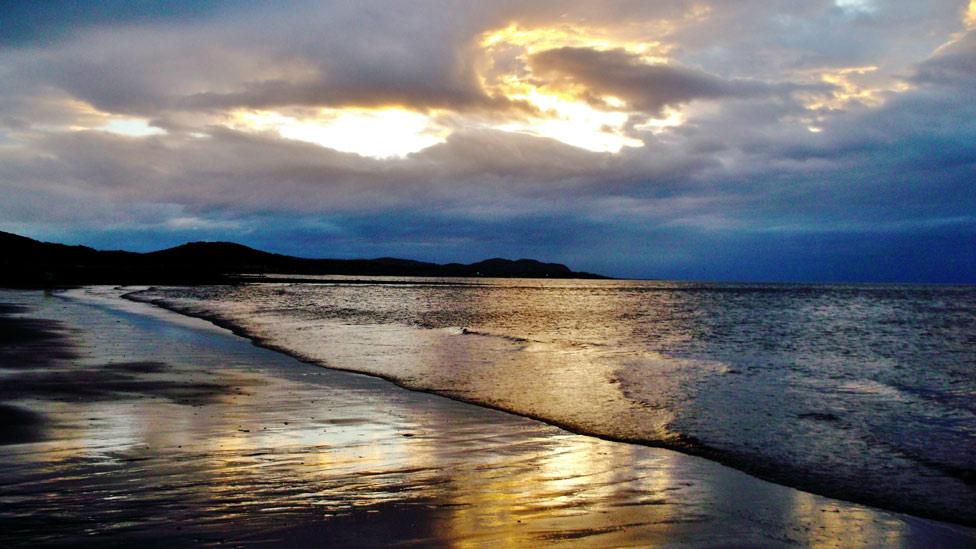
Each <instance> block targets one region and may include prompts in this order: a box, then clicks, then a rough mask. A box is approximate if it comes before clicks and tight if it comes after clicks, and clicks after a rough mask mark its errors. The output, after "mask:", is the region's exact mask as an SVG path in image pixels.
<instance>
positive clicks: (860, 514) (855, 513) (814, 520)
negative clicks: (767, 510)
mask: <svg viewBox="0 0 976 549" xmlns="http://www.w3.org/2000/svg"><path fill="white" fill-rule="evenodd" d="M792 503H793V505H792V508H791V509H790V511H791V512H792V514H793V515H794V516H795V517H797V518H801V517H806V518H808V519H809V521H810V524H809V527H808V528H806V529H805V530H803V533H804V534H805V535H804V536H803V539H802V542H803V544H804V545H806V546H808V547H813V548H816V549H826V548H836V547H852V548H853V547H902V546H904V545H905V543H904V540H903V526H904V523H903V522H900V521H896V520H891V519H890V518H888V517H886V516H884V514H883V513H879V512H877V511H874V510H872V509H869V508H866V507H858V506H848V507H847V508H845V506H843V505H830V504H828V505H824V501H823V498H818V497H817V496H814V495H812V494H809V493H806V492H801V491H799V490H794V491H793V502H792Z"/></svg>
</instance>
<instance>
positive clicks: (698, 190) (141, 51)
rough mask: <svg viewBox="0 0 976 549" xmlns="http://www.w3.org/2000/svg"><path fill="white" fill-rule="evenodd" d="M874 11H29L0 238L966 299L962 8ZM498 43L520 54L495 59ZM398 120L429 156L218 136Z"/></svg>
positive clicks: (789, 7) (683, 5)
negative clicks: (287, 119) (817, 280)
mask: <svg viewBox="0 0 976 549" xmlns="http://www.w3.org/2000/svg"><path fill="white" fill-rule="evenodd" d="M140 5H141V4H140ZM872 6H873V9H871V10H868V11H865V10H853V11H852V10H850V9H847V10H845V9H841V8H840V7H838V6H837V5H836V3H835V2H833V1H828V0H817V1H814V2H804V3H802V5H800V4H797V3H795V2H784V1H779V0H747V1H743V2H684V1H673V2H670V1H669V2H610V3H599V4H594V3H591V2H532V3H524V2H508V1H499V2H484V3H480V2H479V3H477V4H476V5H471V4H449V3H448V4H445V3H441V2H418V3H410V4H399V3H388V2H356V3H349V2H336V3H319V2H314V3H313V2H308V3H306V2H295V3H291V4H289V6H288V7H287V9H286V8H282V7H280V6H274V7H269V6H266V5H264V4H246V5H237V6H228V5H226V4H223V3H217V4H213V5H210V6H208V7H206V8H205V9H204V8H201V9H199V10H197V9H193V10H190V11H181V10H180V8H179V7H178V6H177V5H170V7H169V8H167V10H169V11H168V12H167V13H165V14H156V13H152V11H153V10H149V9H148V8H146V9H147V10H148V11H146V12H141V11H138V10H136V11H134V12H131V13H128V12H127V13H125V14H123V15H121V16H119V17H114V16H112V15H111V14H109V13H102V14H101V15H98V14H93V15H91V16H88V15H84V16H83V15H79V14H78V13H76V12H72V13H68V14H66V15H65V17H63V18H62V17H59V16H58V14H57V13H54V12H52V11H51V10H46V11H45V14H44V15H43V17H42V19H43V21H42V24H41V27H43V28H45V29H50V33H47V32H46V31H45V33H38V32H32V31H29V28H28V27H29V23H30V21H31V17H33V16H30V17H29V16H28V15H26V14H23V13H21V15H19V16H17V28H18V29H20V30H18V31H17V33H16V36H13V37H8V38H9V40H8V41H7V42H6V44H5V47H4V48H3V49H2V50H0V194H2V196H3V197H4V199H3V200H2V201H0V223H2V225H0V226H3V227H9V228H14V227H15V228H16V229H17V230H23V231H25V232H27V233H28V234H34V235H36V236H42V235H43V236H45V237H47V238H59V237H63V238H64V239H66V240H71V241H75V242H82V241H84V242H88V243H95V244H97V243H113V245H114V247H119V246H124V243H125V242H126V240H125V239H126V238H132V239H133V242H138V243H139V246H142V247H143V248H144V249H145V248H150V247H153V243H154V242H164V241H165V242H166V243H168V244H171V243H176V241H177V240H179V239H180V238H194V235H197V236H196V237H200V236H201V235H203V236H205V237H208V238H237V237H240V238H244V239H248V241H249V242H251V243H254V244H260V245H262V246H266V247H271V248H276V249H281V250H282V251H289V252H296V251H298V252H302V253H303V254H304V255H330V254H333V253H335V254H337V255H357V254H363V255H390V254H398V255H412V256H417V257H421V258H425V259H432V260H444V261H446V260H453V259H466V260H474V259H478V258H480V257H481V256H486V255H537V256H540V257H543V258H546V259H556V260H566V261H572V262H573V263H574V266H577V267H580V268H588V269H592V270H607V271H608V272H610V273H611V274H630V275H638V274H640V275H647V276H680V277H713V278H715V277H742V278H750V277H751V278H762V277H763V274H764V273H765V274H766V275H768V276H770V277H781V278H791V277H792V278H804V277H806V275H805V274H804V273H807V272H809V273H819V274H817V276H821V277H824V278H842V277H844V276H850V277H860V278H871V277H872V276H874V278H886V279H887V278H893V277H896V275H897V272H896V270H897V269H896V268H895V267H894V266H891V265H888V264H887V263H884V265H882V266H881V267H878V269H877V271H875V272H874V274H873V275H872V271H871V267H870V265H871V264H872V263H871V262H872V261H874V262H875V263H876V264H879V265H880V264H881V263H879V260H878V257H879V254H884V253H892V254H896V255H897V257H900V258H903V259H904V262H905V264H906V265H912V266H913V267H912V269H914V271H913V272H914V273H916V274H918V277H920V278H919V279H931V280H936V279H944V280H949V279H952V280H963V279H968V280H976V270H974V267H973V264H974V263H976V260H973V258H972V252H969V254H970V255H969V256H966V247H965V246H964V245H965V244H966V243H971V242H972V241H973V234H974V230H976V229H974V227H973V223H972V221H971V212H972V211H976V196H974V195H973V192H972V181H973V178H974V176H976V156H974V153H973V149H972V147H971V145H970V144H971V143H973V142H974V141H976V122H973V121H974V120H976V107H974V105H976V97H974V93H976V92H974V91H973V90H976V86H974V85H973V84H974V78H976V77H974V75H976V67H974V65H973V60H974V59H976V42H974V40H976V39H974V38H973V36H974V35H973V31H971V30H970V31H965V30H964V29H963V22H962V18H961V17H962V16H961V13H962V11H961V4H960V2H958V1H949V0H945V1H943V0H936V1H933V2H908V1H900V0H899V1H895V2H886V3H880V2H878V3H874V4H872ZM132 9H136V8H132ZM18 13H20V12H18ZM79 18H80V19H79ZM39 28H40V27H39ZM508 28H511V29H514V31H513V32H523V33H537V34H535V35H532V36H530V37H529V38H531V39H532V41H530V42H531V44H532V46H531V47H529V46H527V45H525V43H522V44H519V43H516V42H517V40H516V39H517V38H518V37H517V36H516V38H513V39H512V41H510V42H507V43H500V44H498V45H497V46H496V49H495V50H493V51H491V52H489V51H487V50H486V47H485V46H484V44H482V40H484V37H485V36H486V33H488V34H491V33H493V32H497V31H499V30H500V29H502V30H503V29H508ZM51 37H55V38H56V39H51ZM522 38H525V37H524V36H523V37H522ZM642 48H643V49H642ZM664 58H666V59H664ZM838 75H840V76H843V78H844V79H846V80H844V79H838ZM496 77H497V78H502V79H505V78H514V79H515V80H516V81H515V82H514V83H513V82H511V81H508V80H504V81H503V82H501V84H499V83H498V82H495V81H494V80H492V78H496ZM830 79H833V81H830ZM496 84H497V85H496ZM502 84H504V85H502ZM505 85H511V87H513V89H514V88H517V89H519V90H521V91H523V92H526V93H525V95H531V93H534V92H539V93H547V92H552V93H553V94H555V96H557V97H558V98H563V99H567V100H569V99H577V98H578V99H581V100H582V101H584V102H588V103H585V105H588V106H589V108H590V109H592V110H593V111H596V112H597V113H598V114H599V113H608V112H609V113H617V114H620V121H618V122H614V124H616V125H607V127H605V128H599V127H598V128H597V129H598V130H600V131H602V132H603V133H604V135H609V136H611V137H614V138H619V139H626V140H627V145H626V146H623V147H622V148H619V151H617V152H593V151H592V150H585V149H582V148H579V147H576V146H571V145H569V144H567V142H568V141H570V140H567V139H561V138H564V137H565V136H562V135H560V132H561V131H563V128H564V127H565V128H570V129H572V128H575V126H573V125H572V124H567V125H565V126H558V127H556V129H555V130H552V131H549V132H548V133H544V132H542V131H536V132H533V131H531V130H532V124H539V123H541V122H544V121H546V120H547V118H546V117H554V116H555V115H553V114H552V113H551V112H547V111H546V108H545V107H544V106H540V105H542V104H543V103H544V102H541V103H538V104H537V103H532V102H531V101H530V99H527V98H525V97H521V96H516V95H514V94H513V95H511V96H509V95H505V94H504V93H500V92H499V90H506V89H507V88H505ZM520 86H521V87H520ZM611 97H612V98H616V100H619V101H621V102H622V103H623V104H622V105H619V104H611V103H612V102H613V101H612V100H611V99H610V98H611ZM393 105H396V106H398V107H399V108H401V109H405V110H409V111H411V112H415V113H420V114H422V115H424V116H428V117H429V119H430V121H431V124H430V126H431V127H433V128H435V129H436V130H437V131H440V132H443V134H438V136H437V137H438V139H436V140H431V142H436V143H438V144H435V145H433V146H430V147H428V148H425V149H422V150H419V151H417V152H413V153H410V154H405V155H404V156H400V157H395V158H388V159H382V160H381V159H376V158H370V157H366V156H361V155H358V154H351V153H343V152H339V151H337V150H333V149H329V148H327V147H323V146H318V145H315V144H311V143H305V142H300V141H295V140H292V139H288V138H286V137H283V136H282V135H281V134H280V133H278V132H277V131H275V130H274V128H246V127H243V126H239V125H235V121H236V120H237V119H236V118H235V116H236V115H237V111H238V110H241V109H243V110H253V109H261V110H268V111H272V112H274V113H279V114H281V115H282V116H291V117H294V118H296V119H301V120H303V121H305V120H309V121H312V122H315V121H316V120H317V118H316V117H320V116H321V111H320V110H319V109H322V108H328V109H343V108H348V107H351V106H357V107H359V108H363V109H375V108H384V107H390V106H393ZM567 113H568V114H566V113H563V114H561V115H560V116H562V118H561V119H560V121H562V122H569V123H571V122H578V121H579V120H580V119H582V118H585V116H588V115H590V114H592V113H591V111H586V110H572V109H570V110H567ZM672 114H673V115H674V116H675V120H674V122H673V123H672V124H670V125H660V126H653V125H645V122H646V121H647V118H648V117H665V116H670V115H672ZM552 119H555V118H552ZM597 120H598V122H596V123H595V124H596V125H599V124H601V123H602V122H600V120H602V119H597ZM323 123H324V122H323ZM593 126H594V124H590V125H589V126H587V128H588V129H589V130H592V129H593ZM611 126H612V127H611ZM99 128H103V129H104V128H116V129H119V130H120V131H121V132H122V133H121V134H120V133H110V132H106V131H102V130H100V129H99ZM126 128H130V129H131V128H137V129H140V131H138V132H131V134H130V135H125V131H124V130H125V129H126ZM152 128H157V129H158V130H156V131H153V130H152ZM312 129H313V130H314V127H313V128H312ZM163 130H165V131H163ZM423 131H427V130H426V129H424V130H423ZM137 133H138V134H141V135H136V134H137ZM543 136H546V137H543ZM378 137H382V136H378ZM411 150H413V149H411ZM610 150H612V151H616V149H610ZM967 216H970V217H967ZM154 234H155V235H157V236H156V237H154V236H152V235H154ZM159 235H162V236H159ZM154 238H155V240H154ZM913 238H917V239H918V242H919V243H920V244H919V245H920V246H921V245H923V244H924V245H925V246H930V247H932V249H933V250H936V251H928V252H924V253H923V251H921V250H919V251H917V252H916V253H915V255H912V253H913V252H912V247H911V242H912V239H913ZM287 242H296V243H299V244H295V245H294V246H291V245H289V244H287ZM289 246H291V247H289ZM316 246H318V247H316ZM805 250H806V251H805ZM940 250H941V251H940ZM791 254H792V255H791ZM859 254H860V256H859ZM940 254H941V255H940ZM858 257H863V258H868V259H858ZM737 258H738V259H737ZM870 258H873V259H870ZM926 261H928V262H934V263H933V266H925V265H927V263H926ZM804 262H805V263H804ZM804 265H806V266H807V267H808V268H807V270H806V271H804ZM845 265H850V266H851V267H850V268H846V267H844V266H845ZM913 276H914V275H913Z"/></svg>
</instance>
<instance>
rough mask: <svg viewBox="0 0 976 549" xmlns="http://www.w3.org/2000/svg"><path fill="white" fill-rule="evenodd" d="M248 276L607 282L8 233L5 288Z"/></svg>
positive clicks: (3, 253) (564, 272) (485, 265)
mask: <svg viewBox="0 0 976 549" xmlns="http://www.w3.org/2000/svg"><path fill="white" fill-rule="evenodd" d="M246 273H274V274H277V275H348V276H419V277H486V278H560V279H568V278H577V279H607V278H610V277H606V276H603V275H598V274H593V273H586V272H578V271H573V270H572V269H570V268H569V267H567V266H566V265H562V264H560V263H544V262H541V261H538V260H535V259H518V260H510V259H502V258H493V259H486V260H484V261H479V262H476V263H469V264H462V263H446V264H438V263H428V262H423V261H414V260H410V259H398V258H391V257H384V258H378V259H325V258H323V259H309V258H302V257H293V256H288V255H282V254H275V253H270V252H264V251H261V250H256V249H254V248H249V247H247V246H244V245H241V244H236V243H232V242H190V243H187V244H183V245H180V246H176V247H174V248H167V249H164V250H159V251H155V252H148V253H138V252H128V251H122V250H111V251H107V250H96V249H93V248H89V247H87V246H68V245H64V244H57V243H50V242H41V241H38V240H34V239H31V238H27V237H24V236H20V235H16V234H12V233H6V232H0V286H5V287H57V286H72V285H81V284H177V285H182V284H226V283H236V282H240V281H242V280H244V279H243V278H242V277H240V276H239V275H241V274H246Z"/></svg>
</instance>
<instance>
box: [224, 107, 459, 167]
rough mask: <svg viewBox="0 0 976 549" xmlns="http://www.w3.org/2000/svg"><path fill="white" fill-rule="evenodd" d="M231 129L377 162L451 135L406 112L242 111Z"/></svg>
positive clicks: (419, 114) (428, 145) (428, 118)
mask: <svg viewBox="0 0 976 549" xmlns="http://www.w3.org/2000/svg"><path fill="white" fill-rule="evenodd" d="M231 125H232V127H234V128H236V129H242V130H250V131H269V130H270V131H274V132H277V133H278V134H279V135H281V137H284V138H285V139H294V140H296V141H306V142H309V143H314V144H316V145H320V146H323V147H328V148H330V149H335V150H337V151H342V152H350V153H355V154H359V155H362V156H370V157H373V158H391V157H402V156H405V155H407V154H410V153H413V152H417V151H420V150H423V149H426V148H427V147H430V146H432V145H436V144H438V143H442V142H443V141H444V138H445V136H446V135H447V132H446V131H445V130H444V129H443V128H440V127H438V126H437V125H436V124H434V123H433V122H432V120H431V118H430V117H428V116H426V115H424V114H421V113H418V112H414V111H408V110H403V109H321V110H320V111H318V113H317V115H316V116H314V117H308V118H296V117H292V116H286V115H283V114H279V113H276V112H273V111H240V112H237V113H235V115H234V118H233V121H232V122H231Z"/></svg>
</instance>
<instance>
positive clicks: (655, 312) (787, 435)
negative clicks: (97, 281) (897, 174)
mask: <svg viewBox="0 0 976 549" xmlns="http://www.w3.org/2000/svg"><path fill="white" fill-rule="evenodd" d="M274 280H275V282H261V279H260V278H258V279H256V281H255V282H254V283H248V284H241V285H232V286H200V287H178V288H177V287H159V288H150V289H147V290H142V291H138V292H135V293H133V294H130V295H129V296H128V297H129V298H130V299H135V300H138V301H146V302H152V303H155V304H157V305H160V306H163V307H166V308H169V309H172V310H176V311H178V312H182V313H185V314H189V315H193V316H198V317H203V318H207V319H209V320H212V321H214V322H216V323H217V324H220V325H222V326H225V327H229V328H231V329H233V330H234V331H236V332H237V333H239V334H240V335H243V336H246V337H249V338H251V339H252V340H254V342H255V343H256V344H259V345H262V346H266V347H269V348H272V349H276V350H280V351H283V352H286V353H288V354H291V355H293V356H296V357H298V358H300V359H302V360H305V361H307V362H309V363H312V364H315V365H319V366H323V367H328V368H336V369H342V370H349V371H354V372H360V373H363V374H368V375H372V376H379V377H382V378H385V379H388V380H390V381H391V382H394V383H396V384H398V385H401V386H403V387H406V388H408V389H412V390H418V391H426V392H431V393H437V394H440V395H444V396H447V397H450V398H453V399H458V400H463V401H466V402H471V403H474V404H478V405H481V406H487V407H491V408H496V409H500V410H504V411H508V412H511V413H513V414H518V415H523V416H528V417H532V418H536V419H539V420H541V421H544V422H548V423H551V424H554V425H558V426H560V427H563V428H565V429H568V430H570V431H574V432H577V433H582V434H587V435H592V436H595V437H600V438H605V439H609V440H616V441H621V442H625V443H635V444H644V445H650V446H658V447H664V448H669V449H673V450H676V451H680V452H684V453H689V454H694V455H698V456H702V457H705V458H708V459H711V460H714V461H718V462H720V463H722V464H725V465H727V466H730V467H734V468H737V469H740V470H743V471H746V472H748V473H751V474H753V475H755V476H758V477H760V478H764V479H767V480H770V481H773V482H777V483H781V484H785V485H789V486H793V487H797V488H800V489H803V490H807V491H810V492H814V493H817V494H821V495H826V496H831V497H837V498H841V499H847V500H850V501H856V502H860V503H866V504H869V505H874V506H877V507H882V508H886V509H892V510H895V511H901V512H906V513H911V514H917V515H922V516H928V517H933V518H938V519H942V520H947V521H951V522H957V523H963V524H969V525H972V524H976V287H973V286H919V285H860V284H858V285H807V284H724V283H723V284H718V283H683V282H661V281H630V280H536V279H443V278H438V279H424V278H382V279H369V280H357V279H354V278H345V277H305V278H300V279H294V280H287V281H281V280H280V279H277V278H275V279H274ZM741 497H742V501H743V505H748V498H749V495H748V494H742V495H741Z"/></svg>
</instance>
